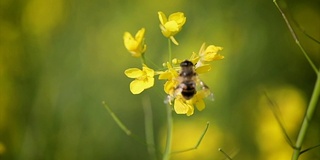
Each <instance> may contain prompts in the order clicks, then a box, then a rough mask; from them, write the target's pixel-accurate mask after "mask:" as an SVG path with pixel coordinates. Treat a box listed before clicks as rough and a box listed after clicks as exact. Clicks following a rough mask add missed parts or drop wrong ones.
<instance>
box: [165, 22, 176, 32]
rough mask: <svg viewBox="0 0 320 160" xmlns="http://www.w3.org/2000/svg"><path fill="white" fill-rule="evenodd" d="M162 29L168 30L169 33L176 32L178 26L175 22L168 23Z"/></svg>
mask: <svg viewBox="0 0 320 160" xmlns="http://www.w3.org/2000/svg"><path fill="white" fill-rule="evenodd" d="M164 27H165V28H166V29H167V30H169V31H170V32H178V31H179V26H178V23H177V22H176V21H169V22H167V23H166V24H165V25H164Z"/></svg>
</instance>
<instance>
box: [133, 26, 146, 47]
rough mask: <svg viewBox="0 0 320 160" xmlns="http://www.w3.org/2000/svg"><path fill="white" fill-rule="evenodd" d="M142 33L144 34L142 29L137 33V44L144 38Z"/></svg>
mask: <svg viewBox="0 0 320 160" xmlns="http://www.w3.org/2000/svg"><path fill="white" fill-rule="evenodd" d="M144 33H145V29H144V28H141V29H140V30H139V31H138V32H137V34H136V36H135V38H136V40H137V41H138V42H139V43H141V42H142V40H143V38H144Z"/></svg>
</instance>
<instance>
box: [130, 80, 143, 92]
mask: <svg viewBox="0 0 320 160" xmlns="http://www.w3.org/2000/svg"><path fill="white" fill-rule="evenodd" d="M143 90H144V83H143V81H140V80H134V81H132V82H131V83H130V91H131V92H132V93H133V94H140V93H141V92H142V91H143Z"/></svg>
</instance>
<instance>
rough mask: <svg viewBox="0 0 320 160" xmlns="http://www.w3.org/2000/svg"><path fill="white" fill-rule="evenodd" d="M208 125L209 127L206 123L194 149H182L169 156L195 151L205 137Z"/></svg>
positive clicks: (208, 123)
mask: <svg viewBox="0 0 320 160" xmlns="http://www.w3.org/2000/svg"><path fill="white" fill-rule="evenodd" d="M209 125H210V122H207V125H206V128H205V129H204V131H203V132H202V134H201V136H200V138H199V140H198V142H197V144H196V145H195V146H194V147H191V148H188V149H184V150H181V151H175V152H172V153H171V154H177V153H182V152H187V151H192V150H195V149H197V148H198V147H199V145H200V144H201V142H202V139H203V137H204V135H206V133H207V131H208V129H209Z"/></svg>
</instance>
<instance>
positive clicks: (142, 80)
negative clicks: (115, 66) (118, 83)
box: [124, 65, 154, 94]
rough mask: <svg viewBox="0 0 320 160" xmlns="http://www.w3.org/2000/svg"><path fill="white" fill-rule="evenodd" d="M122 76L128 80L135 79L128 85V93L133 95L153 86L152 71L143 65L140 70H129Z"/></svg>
mask: <svg viewBox="0 0 320 160" xmlns="http://www.w3.org/2000/svg"><path fill="white" fill-rule="evenodd" d="M124 74H125V75H126V76H127V77H129V78H135V80H133V81H132V82H131V83H130V91H131V93H133V94H140V93H141V92H142V91H144V90H145V89H148V88H150V87H152V86H153V85H154V78H153V77H154V70H153V69H150V68H148V67H147V66H146V65H143V67H142V70H140V69H138V68H129V69H127V70H125V72H124Z"/></svg>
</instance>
